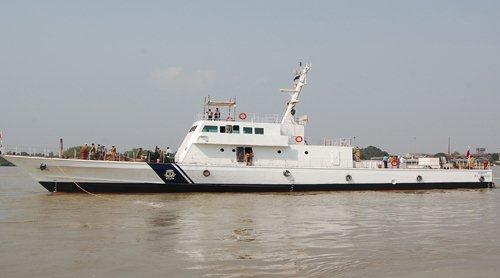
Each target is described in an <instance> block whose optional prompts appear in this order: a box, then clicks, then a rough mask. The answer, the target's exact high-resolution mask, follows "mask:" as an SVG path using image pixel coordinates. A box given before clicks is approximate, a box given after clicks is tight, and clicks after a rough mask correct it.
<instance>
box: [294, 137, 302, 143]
mask: <svg viewBox="0 0 500 278" xmlns="http://www.w3.org/2000/svg"><path fill="white" fill-rule="evenodd" d="M302 141H304V138H303V137H302V136H296V137H295V142H297V143H302Z"/></svg>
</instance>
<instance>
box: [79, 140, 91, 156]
mask: <svg viewBox="0 0 500 278" xmlns="http://www.w3.org/2000/svg"><path fill="white" fill-rule="evenodd" d="M88 155H89V145H87V143H85V145H83V146H82V147H81V148H80V159H87V158H88Z"/></svg>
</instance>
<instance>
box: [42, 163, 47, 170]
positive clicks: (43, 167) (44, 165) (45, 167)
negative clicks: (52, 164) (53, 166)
mask: <svg viewBox="0 0 500 278" xmlns="http://www.w3.org/2000/svg"><path fill="white" fill-rule="evenodd" d="M40 170H41V171H43V170H47V164H43V163H42V164H40Z"/></svg>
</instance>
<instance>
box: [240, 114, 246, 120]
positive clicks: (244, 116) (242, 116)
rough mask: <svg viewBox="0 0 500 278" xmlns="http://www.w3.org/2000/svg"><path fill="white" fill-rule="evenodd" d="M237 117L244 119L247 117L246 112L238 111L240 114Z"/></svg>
mask: <svg viewBox="0 0 500 278" xmlns="http://www.w3.org/2000/svg"><path fill="white" fill-rule="evenodd" d="M238 118H240V120H244V119H246V118H247V114H246V113H240V114H239V115H238Z"/></svg>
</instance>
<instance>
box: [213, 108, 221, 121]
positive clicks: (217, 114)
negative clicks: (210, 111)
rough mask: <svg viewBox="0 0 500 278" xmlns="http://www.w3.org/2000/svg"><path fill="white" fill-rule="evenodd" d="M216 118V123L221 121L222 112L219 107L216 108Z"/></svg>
mask: <svg viewBox="0 0 500 278" xmlns="http://www.w3.org/2000/svg"><path fill="white" fill-rule="evenodd" d="M214 118H215V120H216V121H218V120H220V111H219V107H217V108H215V114H214Z"/></svg>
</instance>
